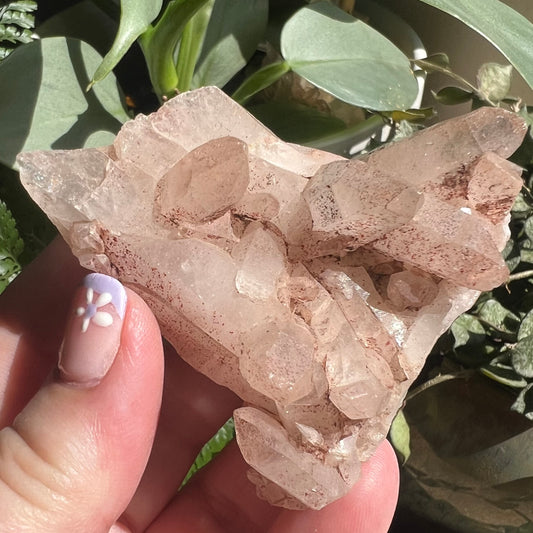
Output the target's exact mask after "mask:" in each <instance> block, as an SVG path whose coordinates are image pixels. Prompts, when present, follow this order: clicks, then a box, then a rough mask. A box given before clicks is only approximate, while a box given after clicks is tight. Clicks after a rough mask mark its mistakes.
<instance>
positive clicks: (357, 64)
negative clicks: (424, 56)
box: [281, 2, 418, 111]
mask: <svg viewBox="0 0 533 533" xmlns="http://www.w3.org/2000/svg"><path fill="white" fill-rule="evenodd" d="M281 51H282V55H283V57H284V58H285V60H286V61H287V62H288V63H289V65H290V67H291V69H292V70H294V71H295V72H296V73H298V74H299V75H300V76H302V77H303V78H305V79H306V80H308V81H309V82H311V83H313V84H314V85H316V86H317V87H319V88H321V89H324V90H325V91H327V92H329V93H331V94H333V95H334V96H336V97H337V98H339V99H340V100H343V101H345V102H348V103H350V104H353V105H357V106H360V107H364V108H368V109H374V110H377V111H391V110H395V109H400V110H405V109H408V108H409V107H411V105H412V104H413V102H414V100H415V98H416V95H417V92H418V86H417V82H416V79H415V77H414V75H413V72H412V70H411V67H410V62H409V60H408V59H407V57H406V56H405V55H404V54H403V53H402V52H401V51H400V50H399V49H398V48H397V47H396V46H395V45H393V44H392V43H391V42H390V41H388V40H387V39H386V38H385V37H383V36H382V35H381V34H380V33H378V32H377V31H376V30H374V29H372V28H371V27H370V26H368V25H367V24H365V23H364V22H362V21H361V20H356V19H355V18H353V17H352V16H350V15H348V14H347V13H345V12H344V11H342V10H340V9H338V8H337V7H335V6H334V5H332V4H330V3H328V2H318V3H316V4H312V5H310V6H307V7H304V8H302V9H300V10H299V11H297V12H296V13H295V14H294V15H293V16H292V17H291V18H290V19H289V20H288V21H287V23H286V24H285V26H284V28H283V30H282V33H281Z"/></svg>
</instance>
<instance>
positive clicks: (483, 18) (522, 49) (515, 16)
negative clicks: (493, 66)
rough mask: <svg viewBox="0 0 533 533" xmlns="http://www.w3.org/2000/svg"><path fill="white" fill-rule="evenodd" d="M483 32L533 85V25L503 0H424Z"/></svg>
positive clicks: (423, 0) (531, 85)
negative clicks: (462, 0)
mask: <svg viewBox="0 0 533 533" xmlns="http://www.w3.org/2000/svg"><path fill="white" fill-rule="evenodd" d="M421 1H422V2H424V3H426V4H429V5H430V6H433V7H436V8H437V9H440V10H441V11H444V12H445V13H448V14H449V15H452V16H453V17H455V18H457V19H459V20H460V21H461V22H464V23H465V24H466V25H467V26H470V28H472V29H473V30H475V31H477V32H478V33H480V34H481V35H483V36H484V37H485V38H486V39H487V40H488V41H490V42H491V43H492V44H493V45H494V46H495V47H496V48H498V50H500V52H501V53H502V54H503V55H504V56H505V57H506V58H507V59H508V60H509V62H510V63H511V64H512V65H513V66H514V68H515V69H516V70H517V71H518V72H519V73H520V74H521V75H522V76H523V77H524V79H525V80H526V81H527V83H528V84H529V86H530V87H531V88H533V46H531V43H532V42H533V24H531V22H529V21H528V20H527V19H526V18H525V17H523V16H522V15H520V14H519V13H517V12H516V11H515V10H514V9H512V8H510V7H509V6H507V5H505V4H504V3H503V2H500V1H499V0H468V2H458V1H457V0H421Z"/></svg>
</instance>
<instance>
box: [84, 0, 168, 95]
mask: <svg viewBox="0 0 533 533" xmlns="http://www.w3.org/2000/svg"><path fill="white" fill-rule="evenodd" d="M162 5H163V0H149V1H146V0H121V2H120V9H121V15H120V24H119V27H118V32H117V36H116V37H115V41H114V42H113V46H112V47H111V50H109V52H108V53H107V54H106V55H105V57H104V59H103V60H102V62H101V63H100V65H99V66H98V68H97V69H96V72H95V73H94V75H93V77H92V80H91V82H90V84H89V86H88V88H90V87H92V86H93V85H94V84H95V83H96V82H98V81H101V80H103V79H104V78H105V77H106V76H107V75H108V74H109V73H110V72H111V70H113V68H114V67H115V65H116V64H117V63H118V62H119V61H120V60H121V59H122V57H124V54H125V53H126V52H127V51H128V50H129V48H130V46H131V45H132V44H133V43H134V42H135V39H137V37H139V36H140V35H141V34H142V33H143V32H144V31H145V30H146V29H147V28H148V27H149V26H150V24H151V22H152V21H153V20H154V19H155V18H156V17H157V15H158V14H159V12H160V11H161V6H162Z"/></svg>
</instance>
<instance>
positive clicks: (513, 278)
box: [508, 270, 533, 282]
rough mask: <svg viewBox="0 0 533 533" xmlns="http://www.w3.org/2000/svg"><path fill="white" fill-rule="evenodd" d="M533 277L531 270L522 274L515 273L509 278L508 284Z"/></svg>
mask: <svg viewBox="0 0 533 533" xmlns="http://www.w3.org/2000/svg"><path fill="white" fill-rule="evenodd" d="M531 277H533V270H524V271H523V272H517V273H516V274H511V275H510V276H509V280H508V282H511V281H517V280H519V279H527V278H531Z"/></svg>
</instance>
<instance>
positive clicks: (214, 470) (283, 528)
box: [0, 240, 398, 533]
mask: <svg viewBox="0 0 533 533" xmlns="http://www.w3.org/2000/svg"><path fill="white" fill-rule="evenodd" d="M86 273H87V272H85V271H84V270H83V269H81V268H80V267H79V266H78V265H77V262H76V260H75V259H74V258H73V257H72V256H71V254H70V251H69V250H68V248H67V246H66V245H65V244H64V243H63V242H62V241H60V240H56V241H55V242H54V243H53V244H52V245H51V246H49V247H48V248H47V249H46V250H45V252H44V253H43V254H42V255H41V256H40V257H39V258H38V259H37V260H36V261H34V263H32V264H31V265H30V266H29V267H28V268H27V269H25V271H24V272H23V273H22V274H21V275H20V276H19V277H18V278H17V279H16V280H15V281H14V282H13V283H12V284H11V285H10V286H9V287H8V289H7V290H6V291H5V292H4V294H2V296H0V428H3V429H2V430H1V431H0V531H39V532H54V533H58V532H59V533H60V532H63V531H64V532H71V531H81V532H95V533H97V532H98V533H100V532H102V533H107V532H108V531H110V530H111V531H112V532H114V533H118V532H131V533H137V532H141V531H148V532H149V533H166V532H172V533H180V532H187V533H196V532H198V533H200V532H201V533H222V532H228V533H229V532H246V533H248V532H249V533H255V532H258V533H259V532H261V533H263V532H265V533H266V532H271V533H289V532H291V533H292V532H294V533H296V532H298V533H301V532H307V531H313V532H317V533H320V532H335V533H344V532H350V533H381V532H383V533H384V532H386V531H387V530H388V528H389V526H390V522H391V519H392V516H393V514H394V509H395V506H396V501H397V495H398V466H397V461H396V458H395V456H394V452H393V451H392V449H391V447H390V445H389V444H388V443H387V442H386V441H385V442H384V443H383V444H382V445H381V446H380V447H379V448H378V450H377V452H376V454H375V455H374V457H373V458H371V459H370V460H369V461H368V462H367V463H365V464H364V465H363V469H362V476H361V479H360V481H359V482H358V483H357V484H356V485H355V487H354V488H353V489H352V491H351V492H350V493H349V494H348V495H346V496H345V497H344V498H342V499H340V500H338V501H336V502H334V503H332V504H330V505H329V506H327V507H326V508H324V509H322V510H320V511H311V510H309V511H288V510H284V509H280V508H277V507H272V506H271V505H269V504H268V503H266V502H264V501H262V500H259V499H258V498H257V497H256V495H255V489H254V487H253V485H252V484H251V483H250V482H249V481H248V479H247V477H246V470H247V468H248V467H247V465H246V464H245V463H244V461H243V459H242V457H241V455H240V453H239V450H238V448H237V446H236V444H235V443H232V444H231V445H229V446H228V447H227V448H226V449H225V450H224V451H223V452H222V453H221V454H220V455H219V456H218V457H217V458H216V459H215V460H214V461H213V462H212V463H211V464H210V465H208V466H207V467H205V468H204V469H203V470H202V471H201V472H200V473H198V474H197V475H196V476H194V477H193V479H192V480H191V481H190V483H189V484H188V485H187V486H186V487H185V488H184V489H183V490H182V491H180V492H179V493H178V488H179V486H180V484H181V480H182V479H183V477H184V476H185V474H186V472H187V470H188V469H189V467H190V465H191V463H192V462H193V461H194V458H195V456H196V454H197V453H198V451H199V449H200V448H201V446H202V445H203V444H204V443H205V442H206V441H207V440H208V439H209V438H210V437H211V436H212V435H213V434H214V433H215V432H216V431H217V429H218V428H219V427H220V426H221V425H222V424H223V423H224V422H225V421H226V420H227V419H228V418H229V417H230V416H231V413H232V411H233V409H235V408H236V407H238V406H240V404H241V402H242V401H241V400H240V399H239V398H238V397H237V396H235V395H234V394H233V393H232V392H230V391H229V390H227V389H225V388H223V387H220V386H219V385H216V384H215V383H213V382H211V381H210V380H209V379H207V378H206V377H205V376H203V375H201V374H199V373H198V372H196V371H195V370H194V369H192V368H191V367H190V366H189V365H187V364H186V363H185V362H183V361H182V360H181V359H180V358H179V357H178V356H177V355H176V353H175V352H174V351H173V349H172V348H171V347H169V346H168V345H166V344H164V343H162V342H161V335H160V332H159V328H158V326H157V322H156V321H155V318H154V317H153V315H152V313H151V312H150V310H149V309H148V308H147V306H146V304H145V303H144V302H143V301H142V300H141V298H139V297H138V296H137V295H136V294H135V293H133V292H132V291H129V290H127V299H128V303H127V308H126V313H125V316H124V321H123V326H122V331H121V336H120V346H119V348H118V351H117V353H116V356H115V358H114V361H113V363H112V365H111V367H110V369H109V371H108V372H107V374H105V376H104V377H102V378H101V379H99V380H98V381H97V382H96V383H95V382H91V383H86V382H79V381H76V380H72V379H70V378H69V377H68V376H65V375H64V374H62V373H61V372H60V371H59V370H58V368H57V359H58V353H59V351H60V346H61V343H62V342H63V338H64V335H65V323H66V321H67V316H68V315H69V313H71V312H72V311H71V303H70V301H71V298H72V295H73V294H74V292H75V290H76V287H78V286H79V285H80V284H81V283H82V279H83V277H84V276H85V274H86ZM69 335H70V334H69V333H67V337H68V336H69ZM96 355H97V354H96Z"/></svg>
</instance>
